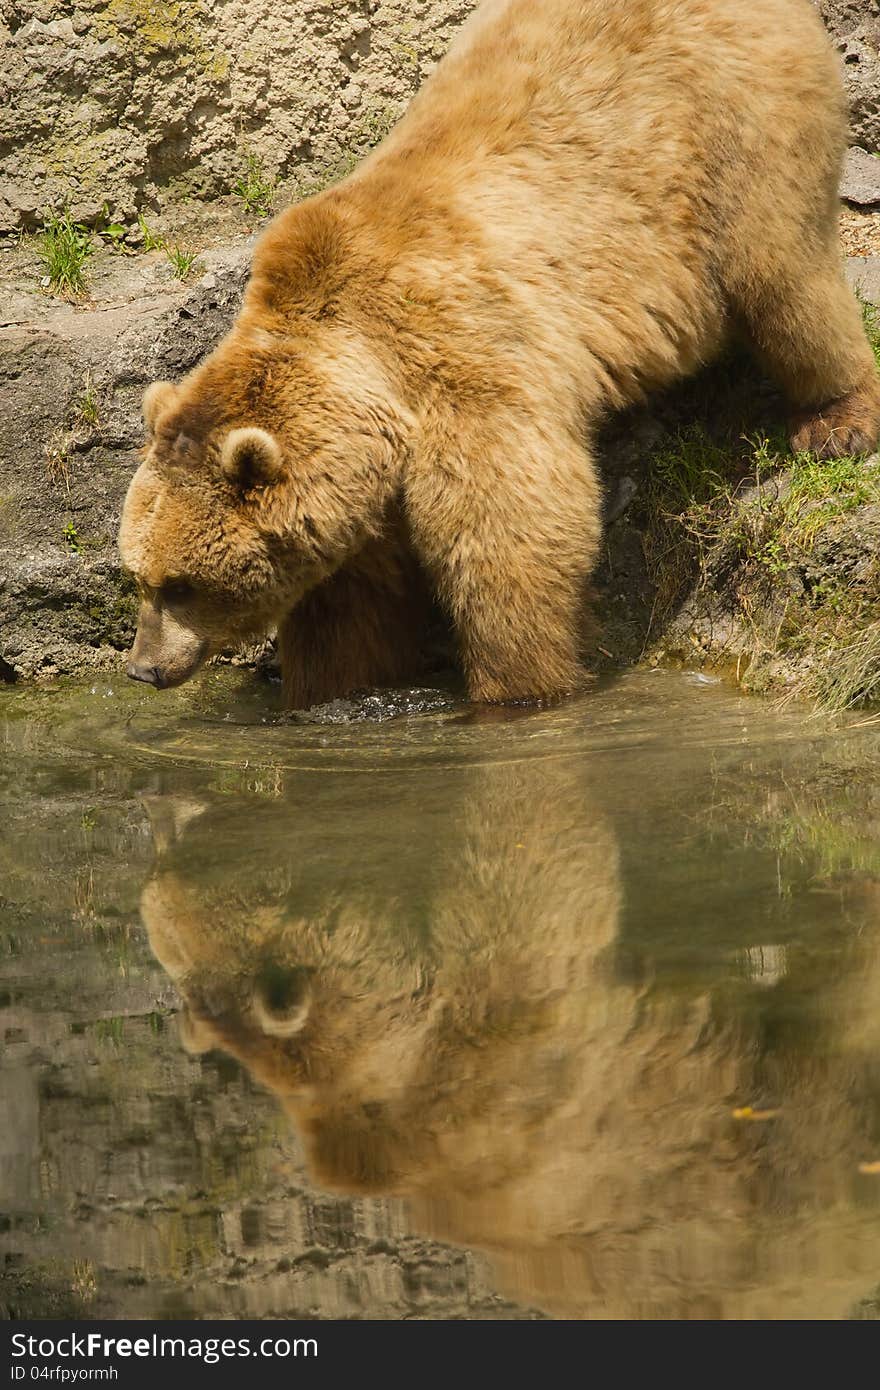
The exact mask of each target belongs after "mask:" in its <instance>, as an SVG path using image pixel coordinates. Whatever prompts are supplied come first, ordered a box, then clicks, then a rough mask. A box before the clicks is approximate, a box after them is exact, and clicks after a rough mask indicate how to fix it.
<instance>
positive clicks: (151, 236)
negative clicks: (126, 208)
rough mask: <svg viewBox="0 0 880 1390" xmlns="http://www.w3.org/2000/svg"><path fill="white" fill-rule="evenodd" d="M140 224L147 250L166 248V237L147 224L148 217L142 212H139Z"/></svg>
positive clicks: (162, 249)
mask: <svg viewBox="0 0 880 1390" xmlns="http://www.w3.org/2000/svg"><path fill="white" fill-rule="evenodd" d="M138 226H139V227H140V229H141V237H142V238H143V244H144V250H145V251H164V250H165V238H164V237H163V236H161V235H160V234H159V233H158V232H154V231H153V230H152V228H151V227H149V226H148V225H147V219H146V218H145V217H144V215H143V213H142V212H139V213H138Z"/></svg>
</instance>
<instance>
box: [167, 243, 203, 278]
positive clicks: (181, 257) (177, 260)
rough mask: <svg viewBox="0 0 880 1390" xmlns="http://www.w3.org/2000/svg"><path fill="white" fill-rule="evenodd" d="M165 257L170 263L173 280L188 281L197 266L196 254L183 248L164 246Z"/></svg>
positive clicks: (175, 245)
mask: <svg viewBox="0 0 880 1390" xmlns="http://www.w3.org/2000/svg"><path fill="white" fill-rule="evenodd" d="M164 249H165V255H166V256H167V257H168V260H169V261H170V262H171V268H172V271H173V273H174V278H175V280H188V279H189V278H190V276H191V275H192V274H193V272H194V270H195V269H196V267H197V265H198V253H197V252H196V251H190V250H189V249H188V248H187V247H185V246H178V245H177V244H176V243H175V244H174V245H167V246H165V248H164Z"/></svg>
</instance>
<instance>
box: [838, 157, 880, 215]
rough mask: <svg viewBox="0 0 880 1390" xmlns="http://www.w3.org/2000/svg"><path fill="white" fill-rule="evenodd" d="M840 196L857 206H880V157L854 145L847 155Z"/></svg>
mask: <svg viewBox="0 0 880 1390" xmlns="http://www.w3.org/2000/svg"><path fill="white" fill-rule="evenodd" d="M840 196H841V198H843V199H844V200H845V201H846V202H847V203H855V205H856V206H857V207H861V208H869V207H877V206H880V158H876V157H875V156H874V155H872V154H868V152H867V150H862V149H859V148H858V146H854V147H853V148H852V149H851V150H850V151H849V152H848V154H847V156H846V164H845V165H844V170H843V179H842V181H841V184H840Z"/></svg>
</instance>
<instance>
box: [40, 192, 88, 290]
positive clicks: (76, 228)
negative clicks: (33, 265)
mask: <svg viewBox="0 0 880 1390" xmlns="http://www.w3.org/2000/svg"><path fill="white" fill-rule="evenodd" d="M93 253H94V245H93V242H92V234H91V232H90V231H89V229H88V227H83V226H81V225H80V224H79V223H78V222H72V221H71V219H70V213H69V212H64V213H61V214H55V213H53V214H52V215H51V216H50V217H49V218H47V220H46V222H45V224H44V226H43V231H42V234H41V236H40V238H39V255H40V261H41V263H42V265H43V269H44V270H45V272H46V273H45V276H44V278H43V280H42V282H41V283H42V284H43V286H44V287H45V288H46V289H50V290H52V291H53V293H54V294H58V295H61V296H62V297H63V298H65V299H80V298H81V297H82V296H83V295H84V294H85V291H86V266H87V264H88V261H89V259H90V257H91V256H92V255H93Z"/></svg>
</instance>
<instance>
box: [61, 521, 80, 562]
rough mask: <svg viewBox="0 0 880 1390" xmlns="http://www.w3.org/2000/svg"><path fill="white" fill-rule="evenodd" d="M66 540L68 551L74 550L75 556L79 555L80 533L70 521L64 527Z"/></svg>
mask: <svg viewBox="0 0 880 1390" xmlns="http://www.w3.org/2000/svg"><path fill="white" fill-rule="evenodd" d="M64 539H65V541H66V542H67V548H68V550H72V551H73V553H74V555H78V554H79V553H80V550H81V546H80V543H79V533H78V532H77V529H76V527H75V526H74V524H73V522H72V521H68V522H67V524H66V526H65V527H64Z"/></svg>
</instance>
